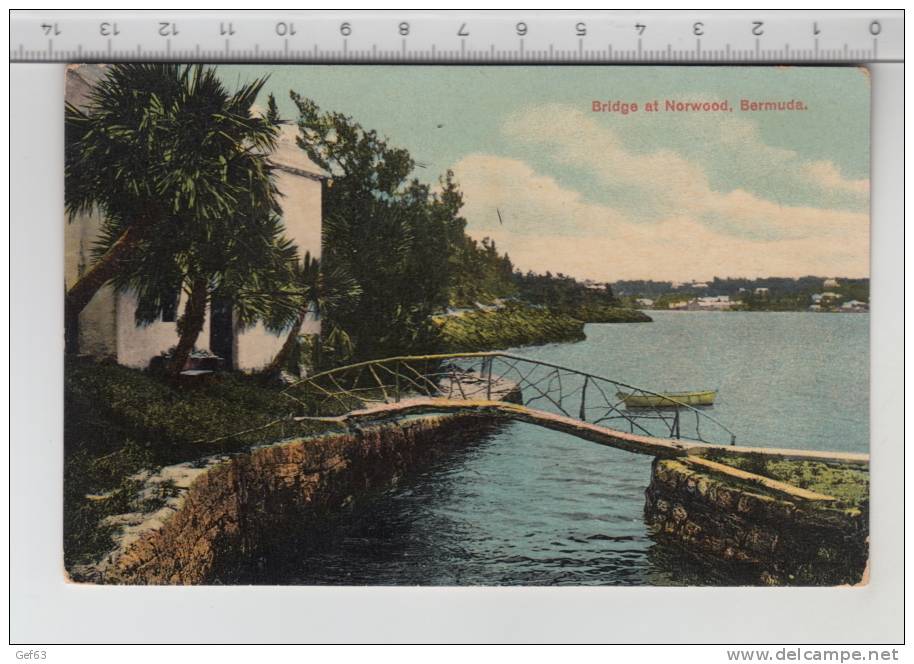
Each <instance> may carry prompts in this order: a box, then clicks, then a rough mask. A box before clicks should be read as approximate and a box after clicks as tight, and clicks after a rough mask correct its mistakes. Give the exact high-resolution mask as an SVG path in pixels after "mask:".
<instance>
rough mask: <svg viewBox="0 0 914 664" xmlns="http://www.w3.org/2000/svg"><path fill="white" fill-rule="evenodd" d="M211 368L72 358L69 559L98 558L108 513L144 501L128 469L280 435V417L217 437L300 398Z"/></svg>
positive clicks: (67, 448)
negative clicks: (185, 370)
mask: <svg viewBox="0 0 914 664" xmlns="http://www.w3.org/2000/svg"><path fill="white" fill-rule="evenodd" d="M210 378H211V380H204V381H202V382H199V383H186V382H172V381H169V380H166V379H164V378H161V377H157V376H155V375H153V374H150V373H148V372H143V371H136V370H134V369H128V368H126V367H122V366H118V365H116V364H110V363H99V362H92V361H89V360H84V359H76V358H67V362H66V365H65V373H64V410H65V413H64V543H65V556H66V561H67V564H68V565H71V564H73V563H76V562H85V561H86V560H92V559H97V558H98V557H99V556H100V555H101V554H102V553H104V552H105V551H106V550H108V549H109V548H110V547H111V537H110V536H111V532H112V529H111V528H106V527H101V526H100V525H99V523H100V521H101V520H102V519H103V518H104V517H106V516H111V515H115V514H122V513H124V512H128V511H131V510H132V509H135V508H136V506H135V505H131V504H130V500H131V499H132V497H133V496H134V495H135V493H136V489H137V483H136V482H135V481H133V480H130V479H129V477H130V475H132V474H134V473H136V472H137V471H139V470H142V469H145V468H157V467H160V466H163V465H167V464H172V463H178V462H183V461H195V460H197V459H199V458H201V457H204V456H206V455H209V454H214V453H221V452H231V451H234V450H241V449H245V448H246V447H248V446H249V445H252V444H256V443H264V442H271V441H273V440H276V439H277V438H279V436H280V434H281V430H280V429H277V428H275V427H274V428H269V429H265V430H262V431H256V432H251V433H248V434H244V435H242V436H238V437H233V438H230V439H228V440H224V441H215V442H209V441H214V439H216V438H218V437H220V436H224V435H228V434H233V433H236V432H240V431H245V430H248V429H251V428H254V427H257V426H260V425H265V424H267V423H269V422H271V421H273V420H276V419H278V418H281V417H283V416H285V415H288V414H289V413H290V412H291V411H292V410H293V406H294V404H293V403H292V402H291V401H290V400H288V399H286V398H285V397H283V396H282V395H280V394H279V392H278V390H276V389H273V388H270V387H266V386H264V385H263V384H262V383H261V382H260V381H258V380H257V379H256V378H254V377H252V376H244V375H238V374H221V375H214V376H211V377H210ZM320 430H322V429H321V428H319V427H314V426H308V425H302V426H301V427H300V429H298V430H297V431H299V432H300V433H302V434H303V435H304V434H308V433H315V432H317V431H320ZM287 433H289V431H288V430H287ZM199 441H203V442H199ZM88 495H92V496H93V497H92V498H89V497H87V496H88ZM165 497H167V496H165V495H163V496H162V498H165ZM145 507H149V505H147V506H145Z"/></svg>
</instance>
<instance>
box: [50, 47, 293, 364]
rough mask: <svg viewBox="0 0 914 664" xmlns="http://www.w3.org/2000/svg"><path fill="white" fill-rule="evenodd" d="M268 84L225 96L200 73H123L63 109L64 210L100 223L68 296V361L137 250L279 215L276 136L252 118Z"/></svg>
mask: <svg viewBox="0 0 914 664" xmlns="http://www.w3.org/2000/svg"><path fill="white" fill-rule="evenodd" d="M265 82H266V79H265V78H261V79H257V80H255V81H254V82H252V83H250V84H248V85H245V86H243V87H241V88H240V89H238V90H237V91H236V92H234V93H229V92H228V90H227V89H226V88H225V86H224V85H223V84H222V82H221V81H220V80H219V78H218V77H217V75H216V71H215V69H213V68H208V67H204V66H203V65H191V66H181V65H173V64H119V65H114V66H112V67H111V68H110V69H109V70H108V73H107V75H106V76H105V78H103V79H102V80H100V81H99V82H98V83H97V84H96V85H95V87H94V88H93V90H92V91H91V93H90V95H89V98H88V101H87V104H86V106H85V109H79V108H76V107H75V106H73V105H70V104H67V106H66V109H65V127H66V148H65V177H66V189H65V200H66V209H67V212H68V215H69V218H70V220H71V221H72V219H73V218H74V217H75V216H76V215H77V214H79V213H88V212H91V211H94V210H98V211H99V212H100V213H101V214H102V215H103V217H104V222H103V241H101V242H100V243H99V245H98V247H97V249H98V251H96V259H95V261H94V263H93V265H92V266H91V267H90V269H89V270H88V271H87V272H86V273H85V274H83V275H82V276H81V277H80V278H79V279H78V280H77V281H76V283H74V284H73V285H72V286H71V287H70V288H69V290H68V291H67V294H66V299H65V316H66V329H67V349H68V352H75V351H76V350H77V347H76V343H77V340H76V335H75V332H76V331H77V330H78V320H79V313H80V312H81V311H82V310H83V308H84V307H85V306H86V305H87V304H88V303H89V301H90V300H91V299H92V298H93V297H94V295H95V294H96V293H97V292H98V290H99V289H100V288H101V287H102V286H103V285H105V284H106V283H108V282H110V281H111V280H112V279H114V278H115V277H116V276H117V275H118V273H119V272H120V271H121V270H122V269H123V267H124V265H125V264H126V263H128V262H129V261H131V260H132V259H133V258H134V257H135V256H136V253H137V251H138V249H139V248H140V247H146V248H147V249H148V247H149V246H150V245H151V244H155V243H156V242H159V241H160V240H167V243H168V244H171V245H176V244H177V245H180V244H181V243H182V242H183V241H184V239H186V236H187V235H188V232H189V230H190V229H192V228H194V227H198V226H203V227H205V226H207V225H211V224H214V223H216V222H218V221H220V220H225V219H236V218H237V217H238V213H239V211H240V210H243V209H246V210H269V211H275V212H278V211H279V208H278V205H277V203H276V189H275V186H274V184H273V181H272V178H271V177H270V167H269V164H268V162H267V157H268V155H269V153H270V152H271V151H272V150H273V148H274V147H275V142H276V137H277V128H276V127H275V126H274V125H273V124H272V123H271V122H269V121H267V120H266V119H264V118H261V117H259V116H257V115H254V114H253V113H252V112H251V107H252V105H253V103H254V100H255V99H256V97H257V95H258V93H259V92H260V90H261V89H262V87H263V85H264V83H265ZM202 283H203V282H202V278H201V281H200V283H199V284H198V288H197V290H196V292H197V293H198V294H199V292H200V291H201V290H202V288H203V287H202ZM192 299H193V298H192ZM197 304H199V298H198V299H197Z"/></svg>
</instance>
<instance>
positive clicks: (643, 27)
mask: <svg viewBox="0 0 914 664" xmlns="http://www.w3.org/2000/svg"><path fill="white" fill-rule="evenodd" d="M635 30H637V31H638V35H639V36H640V35H643V34H644V31H645V30H647V26H646V25H644V23H635Z"/></svg>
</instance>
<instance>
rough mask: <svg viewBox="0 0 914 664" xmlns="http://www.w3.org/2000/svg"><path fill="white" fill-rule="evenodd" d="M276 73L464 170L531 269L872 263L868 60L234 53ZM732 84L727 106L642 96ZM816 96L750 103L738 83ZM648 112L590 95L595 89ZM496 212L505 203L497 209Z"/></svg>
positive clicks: (590, 275) (689, 94)
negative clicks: (262, 59) (591, 61)
mask: <svg viewBox="0 0 914 664" xmlns="http://www.w3.org/2000/svg"><path fill="white" fill-rule="evenodd" d="M219 71H220V73H221V76H222V77H223V79H224V80H225V81H226V82H227V83H228V84H229V85H230V86H235V85H238V84H240V83H243V82H247V81H249V80H251V79H252V78H255V77H257V76H262V75H264V74H269V80H268V82H267V85H266V86H265V88H264V91H263V93H262V99H260V100H258V104H260V105H263V106H265V105H266V96H267V94H269V93H270V92H272V93H273V94H274V95H275V97H276V100H277V103H278V105H279V110H280V112H281V114H283V115H284V116H285V117H287V118H289V119H292V120H294V119H295V108H294V105H293V104H292V102H291V100H290V99H289V91H290V90H294V91H296V92H298V93H299V94H301V95H303V96H305V97H310V98H311V99H313V100H314V101H315V102H316V103H317V104H318V105H319V106H320V107H321V108H322V109H325V110H333V111H339V112H342V113H345V114H347V115H350V116H351V117H352V118H353V119H355V120H356V121H357V122H359V123H360V124H361V125H362V126H363V127H366V128H371V129H375V130H377V131H378V132H379V133H380V134H382V135H384V136H386V137H387V138H388V139H389V142H390V143H391V144H392V145H395V146H398V147H404V148H406V149H407V150H409V152H410V153H411V155H412V156H413V158H414V159H415V160H416V162H417V163H418V164H420V165H421V166H420V167H418V168H417V169H416V172H415V175H416V176H417V177H419V178H420V179H422V180H424V181H427V182H429V183H435V182H436V181H437V179H438V176H439V175H440V174H442V173H444V172H446V171H447V170H448V169H450V170H453V171H454V173H455V175H456V179H457V181H458V182H459V184H460V187H461V189H462V191H463V193H464V209H463V216H464V217H466V219H467V222H468V224H467V232H468V233H469V234H470V235H471V236H473V237H475V238H477V239H481V238H482V237H485V236H489V237H491V238H493V239H494V240H495V241H496V243H497V246H498V247H499V249H500V250H502V251H507V252H508V253H509V254H510V256H511V259H512V261H514V263H515V265H516V266H517V267H519V268H520V269H522V270H525V271H526V270H534V271H537V272H545V271H546V270H549V271H551V272H563V273H565V274H570V275H573V276H575V277H577V278H581V279H594V280H597V281H616V280H620V279H655V280H672V281H689V280H693V279H694V280H706V279H710V278H711V277H714V276H719V277H727V276H730V277H764V276H787V277H797V276H803V275H810V274H812V275H820V276H842V277H863V276H868V275H869V109H870V86H869V76H868V73H867V72H866V71H865V70H863V69H860V68H856V67H830V68H825V67H809V68H802V67H771V66H769V67H676V68H674V67H600V66H590V67H558V66H551V67H535V68H534V67H523V66H517V67H439V66H412V67H407V66H398V67H393V66H355V67H353V66H338V65H337V66H333V65H330V66H320V65H315V66H312V65H279V66H269V67H264V66H242V65H239V66H220V67H219ZM668 99H669V100H676V101H709V102H719V101H723V100H727V101H729V105H730V107H731V108H732V109H733V110H732V111H725V112H716V113H713V112H712V113H709V112H686V113H674V112H646V111H645V109H644V105H645V103H646V102H652V101H655V100H656V101H659V103H660V107H661V109H662V108H663V106H664V102H665V100H668ZM741 99H749V100H754V101H779V100H785V101H786V100H791V99H795V100H800V101H802V102H803V103H804V104H805V106H806V109H807V110H805V111H780V112H778V111H768V112H743V111H741V110H740V100H741ZM595 100H597V101H602V102H605V101H622V102H628V103H637V104H638V106H639V110H638V112H630V113H628V114H625V115H623V114H621V113H617V112H612V113H611V112H594V111H593V110H592V103H593V101H595ZM499 213H500V215H501V221H499Z"/></svg>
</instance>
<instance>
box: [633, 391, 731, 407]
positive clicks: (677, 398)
mask: <svg viewBox="0 0 914 664" xmlns="http://www.w3.org/2000/svg"><path fill="white" fill-rule="evenodd" d="M616 397H618V398H619V399H621V400H622V401H623V402H624V403H625V407H626V408H679V407H681V406H682V405H686V406H711V405H713V404H714V399H715V398H716V397H717V390H701V391H698V392H662V393H658V394H645V393H643V392H630V393H626V392H616Z"/></svg>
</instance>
